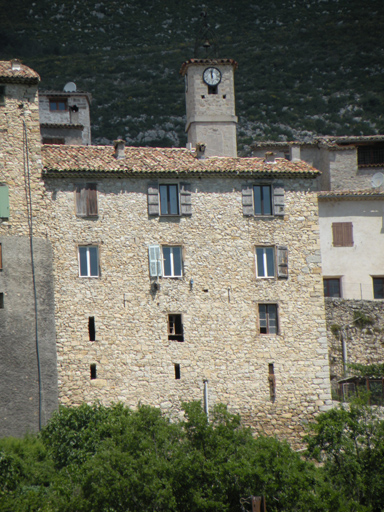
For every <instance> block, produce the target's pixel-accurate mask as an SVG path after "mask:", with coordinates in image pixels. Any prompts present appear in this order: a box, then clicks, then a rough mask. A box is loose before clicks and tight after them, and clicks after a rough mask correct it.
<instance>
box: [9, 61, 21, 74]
mask: <svg viewBox="0 0 384 512" xmlns="http://www.w3.org/2000/svg"><path fill="white" fill-rule="evenodd" d="M11 68H12V71H20V69H21V62H20V61H19V59H12V60H11Z"/></svg>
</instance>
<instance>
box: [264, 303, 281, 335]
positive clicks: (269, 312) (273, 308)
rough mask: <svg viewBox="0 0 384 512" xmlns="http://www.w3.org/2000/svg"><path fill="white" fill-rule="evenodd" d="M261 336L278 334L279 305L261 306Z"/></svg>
mask: <svg viewBox="0 0 384 512" xmlns="http://www.w3.org/2000/svg"><path fill="white" fill-rule="evenodd" d="M259 328H260V334H277V332H278V322H277V304H259Z"/></svg>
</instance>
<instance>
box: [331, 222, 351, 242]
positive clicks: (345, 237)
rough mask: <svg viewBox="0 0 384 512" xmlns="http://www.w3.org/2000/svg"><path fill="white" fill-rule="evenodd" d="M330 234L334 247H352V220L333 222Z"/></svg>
mask: <svg viewBox="0 0 384 512" xmlns="http://www.w3.org/2000/svg"><path fill="white" fill-rule="evenodd" d="M332 235H333V246H334V247H353V226H352V222H333V223H332Z"/></svg>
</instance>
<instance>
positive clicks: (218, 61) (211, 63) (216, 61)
mask: <svg viewBox="0 0 384 512" xmlns="http://www.w3.org/2000/svg"><path fill="white" fill-rule="evenodd" d="M190 64H203V65H204V66H214V65H216V66H217V65H218V64H231V65H232V66H233V67H234V68H235V69H237V68H238V67H239V65H238V63H237V62H236V61H235V60H233V59H189V60H187V61H185V62H183V64H182V65H181V68H180V74H181V75H183V76H184V75H185V72H186V71H187V69H188V66H189V65H190Z"/></svg>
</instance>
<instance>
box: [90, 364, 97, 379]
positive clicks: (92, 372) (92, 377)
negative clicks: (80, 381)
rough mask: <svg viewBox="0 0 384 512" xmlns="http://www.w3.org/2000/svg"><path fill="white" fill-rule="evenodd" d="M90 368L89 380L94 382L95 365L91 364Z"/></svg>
mask: <svg viewBox="0 0 384 512" xmlns="http://www.w3.org/2000/svg"><path fill="white" fill-rule="evenodd" d="M90 368H91V380H95V379H96V378H97V376H96V365H95V364H91V366H90Z"/></svg>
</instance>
